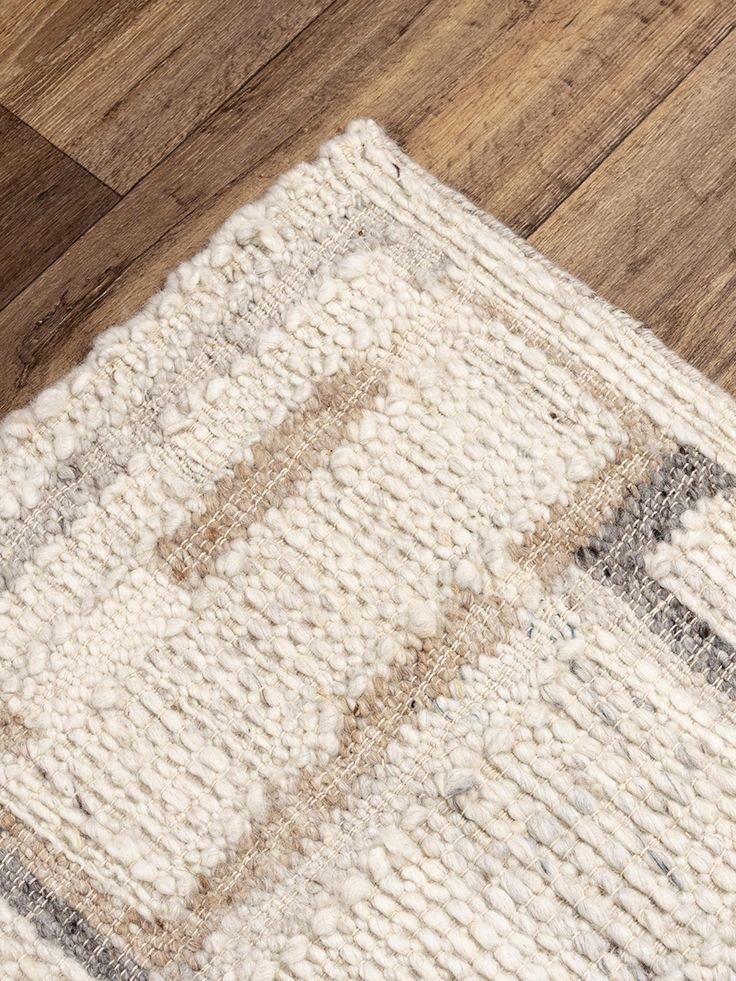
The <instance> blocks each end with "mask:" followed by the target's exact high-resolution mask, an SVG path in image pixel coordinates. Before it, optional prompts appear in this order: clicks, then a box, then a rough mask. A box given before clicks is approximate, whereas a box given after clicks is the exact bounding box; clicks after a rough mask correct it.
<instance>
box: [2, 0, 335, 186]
mask: <svg viewBox="0 0 736 981" xmlns="http://www.w3.org/2000/svg"><path fill="white" fill-rule="evenodd" d="M328 3H329V0H297V2H294V0H269V2H268V3H252V2H245V0H177V2H175V3H174V2H171V0H146V2H144V0H131V2H128V3H115V2H109V0H108V2H102V3H100V2H99V0H55V2H50V3H38V4H33V3H28V2H27V0H4V2H3V4H2V5H0V102H1V103H4V104H5V105H6V106H8V107H9V108H10V109H12V111H13V112H14V113H16V114H17V115H18V116H19V117H21V118H22V119H24V120H25V121H26V122H27V123H29V124H30V125H32V126H33V127H34V128H35V129H36V130H37V131H38V132H39V133H42V134H43V135H44V136H46V137H47V138H48V139H49V140H51V142H52V143H54V144H55V145H56V146H58V147H60V148H61V149H63V150H64V151H65V152H66V153H68V154H69V155H70V156H71V157H73V158H74V159H75V160H77V161H79V162H80V163H81V164H83V165H84V167H86V168H87V169H88V170H90V171H91V172H92V173H94V174H96V175H97V176H98V177H100V178H101V179H102V180H104V181H105V182H106V183H107V184H109V185H110V186H111V187H113V188H115V189H116V190H118V191H120V192H125V191H126V190H128V189H129V188H130V187H131V186H132V185H133V184H134V183H135V181H137V180H138V179H139V178H140V177H141V176H143V174H145V173H147V172H148V171H149V170H150V169H151V167H152V166H154V164H156V163H157V162H158V161H159V160H161V159H162V157H164V156H165V154H166V153H167V152H168V151H169V150H171V149H172V147H174V146H176V144H177V143H179V142H180V141H181V140H182V138H183V137H184V136H185V135H186V134H187V133H188V132H189V131H190V130H191V129H193V128H194V127H195V126H196V125H197V123H199V122H201V121H202V120H203V119H205V118H206V117H207V116H208V115H209V114H210V113H211V112H212V111H213V110H214V109H216V108H217V106H219V105H220V104H221V103H222V102H223V101H224V100H225V99H226V98H227V97H228V96H229V95H230V94H232V93H233V92H234V91H235V90H236V89H237V88H239V87H240V86H241V85H242V84H243V83H244V82H245V81H246V80H247V79H248V78H249V77H250V76H251V75H252V74H253V73H254V72H255V71H256V70H257V69H258V68H260V67H261V66H262V65H264V64H265V63H266V62H267V61H268V60H269V58H272V57H273V56H274V54H276V53H277V52H278V51H279V50H280V49H281V48H282V47H283V46H284V45H285V44H286V43H287V42H288V41H289V40H291V38H293V37H294V35H295V34H297V33H298V32H299V31H300V30H301V29H302V28H304V27H305V26H306V25H307V24H308V23H309V22H310V21H311V20H312V19H313V18H314V17H316V16H317V14H319V13H320V12H321V11H322V9H324V8H325V7H326V6H327V5H328Z"/></svg>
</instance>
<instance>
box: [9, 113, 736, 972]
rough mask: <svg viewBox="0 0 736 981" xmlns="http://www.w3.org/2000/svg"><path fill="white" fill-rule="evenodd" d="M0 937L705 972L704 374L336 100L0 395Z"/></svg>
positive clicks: (380, 964)
mask: <svg viewBox="0 0 736 981" xmlns="http://www.w3.org/2000/svg"><path fill="white" fill-rule="evenodd" d="M0 445H1V447H2V454H1V461H2V465H1V466H0V485H1V489H0V510H1V514H2V525H3V528H2V547H1V553H0V557H1V559H2V565H1V567H0V587H1V589H2V592H1V593H0V635H1V636H2V683H1V684H0V691H1V696H0V697H1V702H0V708H1V712H2V714H1V716H0V738H1V740H2V758H1V760H0V782H1V786H2V791H1V807H0V829H1V836H0V895H1V897H2V898H1V899H0V977H1V978H2V979H3V981H5V979H14V978H30V979H42V981H46V979H57V978H64V979H72V981H88V979H90V978H101V979H108V981H143V979H150V981H172V979H177V981H194V979H197V981H200V979H201V981H205V979H209V981H242V979H253V981H256V979H257V981H270V979H287V978H288V979H291V978H299V979H302V978H307V979H310V978H328V979H347V978H350V979H352V978H355V979H362V981H382V979H392V981H393V979H397V981H404V979H414V978H421V979H445V978H448V979H449V978H457V979H470V978H491V979H507V978H518V979H523V981H543V979H548V978H550V979H564V978H586V979H604V978H613V979H617V981H621V979H635V981H644V979H649V978H666V979H669V981H672V979H677V978H687V979H733V978H734V977H736V910H735V907H736V767H735V764H736V726H735V724H734V723H735V722H736V713H735V712H734V698H735V697H736V676H735V670H736V656H735V655H734V645H736V602H735V601H736V581H735V578H734V570H736V505H735V504H734V487H735V486H736V412H735V411H734V403H733V402H732V401H731V400H730V399H729V398H728V397H727V396H726V395H725V394H724V393H723V392H721V391H720V390H718V389H717V388H716V387H715V386H713V385H712V384H710V383H709V382H707V381H706V380H705V379H704V378H703V377H701V376H700V375H699V374H698V373H697V372H696V371H695V370H693V369H692V368H690V367H688V366H686V365H685V364H683V363H682V362H681V361H680V360H679V359H678V358H677V357H675V356H674V355H673V354H672V353H670V352H668V351H667V350H666V349H665V348H664V347H663V346H662V345H661V344H660V343H658V342H657V341H656V340H655V339H654V338H653V337H652V336H651V335H650V334H649V333H648V332H647V331H645V330H644V329H643V328H642V327H640V326H639V325H637V324H635V323H633V322H632V321H631V320H630V319H629V318H628V317H626V316H625V315H624V314H623V313H621V312H619V311H616V310H614V309H612V308H611V307H610V306H608V305H606V304H605V303H604V302H602V301H601V300H599V299H597V298H596V297H594V296H593V295H592V294H591V293H590V292H589V291H588V290H587V289H586V288H584V287H583V286H581V285H580V284H579V283H577V282H575V281H574V280H572V279H571V278H570V277H569V276H568V275H566V274H563V273H561V272H559V271H557V270H555V269H554V268H552V267H551V266H550V265H549V263H548V262H546V261H545V260H544V259H542V258H541V257H540V256H538V255H537V254H535V253H534V251H533V250H532V249H531V248H530V247H529V246H528V245H526V244H524V243H523V242H521V241H520V240H518V239H516V238H515V237H514V236H513V235H511V233H510V232H509V231H508V230H506V229H504V228H503V227H501V226H500V225H499V224H498V223H497V222H495V221H494V220H493V219H492V218H489V217H488V216H487V215H484V214H482V213H480V212H479V211H478V210H476V209H475V208H474V207H473V206H472V205H471V204H470V203H469V202H468V201H466V200H465V199H463V198H462V197H461V196H460V195H458V194H456V193H455V192H453V191H451V190H448V189H447V188H445V187H442V186H441V185H440V184H438V183H437V182H436V181H435V180H434V179H433V178H432V177H430V176H429V175H427V174H426V173H424V172H423V171H422V170H421V169H420V168H419V167H418V166H417V165H416V164H415V163H413V162H412V161H411V160H410V159H408V158H407V157H406V156H405V155H404V154H403V153H402V152H401V151H400V150H399V149H398V147H397V146H395V145H394V144H393V143H392V142H391V141H390V140H389V139H388V138H387V137H386V136H385V135H384V134H383V132H382V131H381V130H380V129H379V128H378V127H377V126H376V125H375V124H374V123H372V122H365V121H358V122H355V123H353V124H352V125H351V126H350V127H348V129H347V130H346V131H345V132H344V133H343V134H342V135H340V136H338V137H336V138H335V139H334V140H332V141H331V142H329V143H328V144H327V145H326V146H324V147H323V148H322V150H321V151H320V153H319V156H318V157H317V159H316V161H315V162H313V163H311V164H303V165H300V166H298V167H296V169H294V170H292V171H291V172H289V173H287V174H286V175H285V176H284V177H282V178H281V179H280V180H279V182H278V183H277V184H276V186H275V187H274V188H273V189H272V190H271V191H269V192H268V194H267V195H266V196H265V197H264V198H263V199H262V200H260V201H258V202H256V203H255V204H249V205H248V206H247V207H245V208H244V209H243V210H242V211H240V212H239V213H238V214H236V215H235V216H234V217H233V218H231V219H230V220H229V221H228V222H227V223H226V224H225V225H224V227H223V228H221V229H220V230H219V231H218V232H217V233H216V234H215V236H214V238H213V239H212V241H211V243H210V245H209V246H208V248H206V249H205V250H204V251H203V252H202V253H201V254H200V255H198V256H196V257H195V258H194V259H192V260H191V261H188V262H185V263H184V265H182V266H181V267H180V268H179V269H178V270H176V272H174V273H172V274H171V276H170V277H169V279H168V281H167V283H166V286H165V288H164V289H163V291H162V292H160V293H159V294H157V295H156V296H154V297H153V299H152V300H151V301H150V302H149V303H148V305H147V306H146V307H145V309H144V310H143V311H142V312H141V313H140V314H139V315H138V316H136V317H135V318H133V319H132V320H131V321H130V322H129V323H127V324H125V325H124V326H119V327H114V328H112V329H111V330H109V331H108V332H107V333H105V334H104V335H103V336H101V337H100V338H99V340H98V341H97V343H96V345H95V347H94V349H93V351H92V353H91V355H90V356H89V358H88V359H87V360H86V361H85V363H84V364H82V365H81V366H80V367H78V368H77V369H76V370H74V371H73V372H72V373H71V374H70V375H69V376H68V377H67V378H65V379H64V380H63V381H61V382H60V383H59V384H57V385H56V386H54V387H53V388H51V389H49V390H48V391H46V392H44V393H43V394H42V395H41V396H40V397H39V398H38V399H36V401H35V402H34V403H33V404H32V405H31V406H30V407H29V408H28V409H25V410H21V411H18V412H15V413H13V414H12V415H10V416H9V417H8V418H7V419H6V420H5V421H4V423H3V424H2V427H1V430H0Z"/></svg>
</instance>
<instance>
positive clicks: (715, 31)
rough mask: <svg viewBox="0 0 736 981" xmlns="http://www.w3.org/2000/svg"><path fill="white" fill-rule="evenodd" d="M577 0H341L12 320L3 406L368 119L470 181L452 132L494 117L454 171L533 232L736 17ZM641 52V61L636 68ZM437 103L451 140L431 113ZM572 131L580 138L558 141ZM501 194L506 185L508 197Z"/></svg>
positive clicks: (30, 294)
mask: <svg viewBox="0 0 736 981" xmlns="http://www.w3.org/2000/svg"><path fill="white" fill-rule="evenodd" d="M576 7H579V5H577V4H571V0H540V2H539V3H537V4H527V3H519V2H518V0H506V2H501V3H498V4H494V5H492V6H489V5H488V4H487V2H486V0H457V2H456V3H454V4H453V5H452V6H451V7H449V8H448V5H447V4H445V3H444V2H441V0H432V2H430V3H427V0H378V2H376V0H347V2H345V3H339V4H335V5H333V6H331V7H330V8H329V9H328V10H327V11H326V13H325V14H323V15H322V17H320V18H319V19H318V20H317V21H316V22H314V23H313V24H312V25H311V26H310V27H309V28H308V29H307V30H305V31H304V32H303V33H302V34H301V35H300V36H299V37H298V39H297V40H296V41H295V42H294V43H292V44H291V45H290V46H289V47H288V49H287V50H286V51H284V52H283V53H282V54H281V55H279V56H278V57H277V58H275V59H273V60H272V61H271V62H270V63H269V64H268V66H267V67H266V68H265V69H264V70H263V71H261V72H259V73H258V75H257V76H256V77H255V78H254V79H253V80H252V81H251V82H249V83H248V84H247V85H246V86H244V87H243V88H242V89H241V90H240V91H239V92H238V93H237V94H236V95H235V96H234V97H233V98H231V99H230V100H228V101H227V102H226V103H225V104H224V105H223V106H222V107H221V109H220V110H219V111H218V112H217V113H216V114H215V115H213V116H212V117H211V118H210V119H208V120H207V121H206V122H205V123H204V124H203V125H202V126H200V127H199V128H198V129H197V130H196V131H195V132H194V133H193V134H192V135H191V136H190V137H189V138H188V139H187V140H186V142H185V143H184V144H182V145H181V146H180V147H178V148H177V149H176V150H175V151H174V152H173V153H172V154H171V155H170V156H169V157H168V158H167V159H166V160H165V161H164V162H163V163H162V164H160V165H159V166H158V167H156V168H155V169H154V170H153V171H152V172H151V173H150V174H149V175H148V176H147V177H146V178H145V179H144V180H142V181H141V182H140V184H139V185H137V186H136V187H135V188H134V190H133V191H131V192H130V193H129V194H128V195H127V196H126V197H125V198H124V199H123V201H121V203H120V204H119V205H118V206H117V207H116V208H115V209H114V210H113V211H112V212H111V213H110V214H109V215H106V216H105V218H103V219H102V220H101V221H100V222H99V223H98V224H97V225H96V226H95V227H94V228H93V229H91V230H90V231H89V232H88V233H87V234H86V235H85V236H84V237H83V238H82V239H81V240H80V241H79V242H77V243H75V244H74V246H72V247H71V248H70V249H69V250H68V251H67V253H66V254H65V255H64V256H63V257H61V258H60V259H59V260H58V261H57V262H56V263H55V264H54V266H53V267H52V268H50V269H49V270H47V272H46V273H44V275H43V276H41V277H39V279H38V280H37V282H36V283H35V284H34V285H33V287H32V288H31V289H29V290H27V291H26V292H25V293H24V295H23V296H22V297H21V298H19V299H18V301H17V302H15V303H13V304H11V305H10V306H9V307H8V308H7V309H6V310H5V311H4V312H3V313H2V314H1V315H0V334H1V335H2V336H4V337H5V338H6V343H7V348H8V351H9V357H8V359H7V361H6V364H5V368H4V372H3V375H2V378H1V379H0V406H2V407H3V408H9V407H11V406H14V405H19V404H22V403H23V402H24V401H26V400H27V399H28V398H30V397H31V396H32V395H33V394H34V393H35V392H36V391H38V390H39V388H40V387H42V386H43V385H45V384H47V383H48V382H50V381H51V380H52V379H53V378H55V377H58V375H59V374H61V373H62V372H63V371H64V370H66V368H68V367H69V365H70V364H72V363H74V362H76V361H77V360H78V359H79V358H80V357H81V355H82V354H83V352H84V350H85V349H86V348H87V346H88V345H89V342H90V341H91V339H92V337H93V336H94V334H96V333H97V331H99V330H100V329H102V328H104V327H106V326H109V325H110V324H111V323H114V322H116V321H118V320H120V319H123V318H124V317H126V316H128V315H130V314H131V313H133V312H134V311H135V310H136V308H137V307H138V306H139V305H140V304H141V303H142V301H143V300H144V299H145V297H146V296H147V295H148V294H149V293H150V292H151V291H152V290H153V289H155V288H156V286H157V285H158V284H159V283H160V282H161V280H162V278H163V276H164V274H165V273H166V271H167V270H168V269H170V268H171V267H173V266H175V265H176V264H177V262H179V261H180V260H181V259H183V258H184V257H185V256H187V255H188V254H191V253H192V252H193V251H195V250H196V249H197V248H199V247H200V246H201V245H202V244H203V243H204V241H205V240H206V238H207V237H208V235H209V234H210V233H211V232H212V231H213V230H214V229H215V228H216V227H217V225H218V224H219V223H220V222H221V221H222V220H224V218H225V217H226V216H227V215H228V214H229V213H230V212H231V211H233V210H234V209H235V208H236V207H237V206H238V205H240V204H242V203H243V202H244V201H245V200H248V199H250V198H253V197H254V196H256V195H257V194H259V193H260V192H262V191H263V190H264V189H265V187H266V186H267V185H268V184H270V183H271V181H272V180H273V179H274V178H275V177H276V176H278V174H279V173H280V172H282V171H283V170H284V169H285V168H286V167H288V166H290V165H291V164H293V163H295V162H296V161H297V160H299V159H301V158H303V157H305V156H310V155H311V154H312V153H313V152H314V150H315V149H316V147H317V146H318V144H319V143H320V142H321V141H322V140H323V139H325V138H327V137H328V136H330V135H332V134H333V133H334V132H335V131H336V130H337V129H339V128H340V127H341V126H342V125H343V124H344V123H345V122H346V121H347V120H349V119H350V118H352V117H354V116H356V115H372V116H374V117H375V118H376V119H377V120H378V121H379V122H380V123H382V124H383V125H385V126H386V128H387V129H388V131H389V133H391V134H392V135H394V136H397V137H399V138H400V139H402V140H403V141H404V142H405V143H407V144H408V146H409V149H410V150H411V151H412V152H413V153H414V155H415V156H416V157H417V159H418V160H419V161H420V162H421V163H423V164H425V165H426V166H428V167H430V168H431V169H433V170H434V171H435V172H436V173H437V174H438V176H439V177H440V178H445V179H450V180H452V179H456V180H457V178H458V176H460V175H459V172H458V171H457V170H456V169H453V168H452V167H450V168H449V172H448V159H449V158H448V151H447V146H448V145H449V144H448V142H447V140H451V139H452V138H454V137H457V138H458V139H459V138H460V137H461V135H462V132H463V129H462V127H463V126H464V125H465V126H470V124H471V119H470V117H471V116H472V117H473V118H481V117H483V118H484V117H486V116H488V117H490V118H496V121H497V125H498V129H499V132H498V138H497V140H496V141H495V142H494V144H493V147H492V148H490V147H487V148H486V149H487V152H486V153H485V154H484V155H482V156H476V155H472V154H471V155H469V157H468V159H469V160H471V161H472V163H471V165H470V166H471V168H472V169H471V170H469V171H468V172H467V174H466V178H468V177H472V182H471V183H472V186H469V184H468V181H467V180H466V178H463V179H462V180H457V183H459V184H460V185H461V186H462V187H464V188H465V189H466V190H468V189H469V190H471V191H473V190H475V192H476V193H475V194H474V196H475V198H476V200H478V201H479V203H481V204H482V205H484V206H490V207H491V209H492V210H496V211H500V213H501V217H503V218H506V220H510V221H511V223H512V224H513V225H514V227H516V228H517V230H524V229H526V228H529V227H534V225H535V224H536V223H537V222H538V221H540V220H541V218H542V217H543V216H544V215H545V214H546V213H548V212H549V211H550V210H551V209H552V208H554V207H555V206H556V205H557V204H559V203H560V202H561V201H562V200H564V198H565V197H566V196H567V194H568V193H569V192H570V190H571V189H572V188H574V187H575V186H577V185H578V184H579V183H580V182H582V181H583V180H584V179H585V177H586V176H587V175H588V174H589V173H590V172H591V170H593V169H594V168H595V167H596V166H597V165H598V163H599V162H600V159H601V156H602V155H605V153H607V152H608V151H609V150H610V148H611V147H612V146H613V145H615V144H616V143H617V142H618V140H620V139H621V138H623V136H624V135H625V134H626V133H628V132H629V131H630V130H631V129H632V128H633V127H634V126H636V125H637V123H638V122H640V120H641V119H642V118H643V117H645V116H646V114H647V112H649V110H650V109H651V108H652V107H653V106H654V105H656V104H657V102H658V101H659V99H660V98H661V96H662V93H663V92H664V91H669V90H670V89H671V88H672V87H673V86H674V85H675V84H676V82H677V80H678V79H679V78H680V77H682V76H684V75H685V74H687V72H688V71H689V70H690V69H691V67H692V65H693V64H694V63H695V62H696V61H697V60H698V58H700V57H702V56H704V54H705V53H706V52H708V51H709V50H711V48H712V47H713V45H714V44H715V43H716V42H717V41H718V39H719V38H720V37H722V35H723V33H724V32H725V31H726V30H727V27H728V25H729V24H730V21H731V19H732V17H733V13H732V10H731V2H730V0H709V2H705V0H695V2H693V3H689V4H687V5H682V6H679V5H675V4H671V5H667V4H664V2H662V3H660V2H657V0H623V2H621V0H590V3H589V7H590V8H591V9H592V10H594V11H597V13H598V17H597V18H596V17H591V18H587V17H585V18H583V17H575V16H573V13H574V9H573V13H571V8H576ZM586 9H587V8H586ZM661 11H664V12H663V13H662V12H661ZM642 18H644V19H645V20H647V19H648V18H656V19H657V20H658V22H659V26H658V29H657V30H656V31H649V30H646V29H645V27H644V25H642ZM614 22H615V24H616V25H618V26H617V30H614V29H613V26H612V25H613V24H614ZM636 24H638V25H639V27H640V28H641V36H640V39H639V43H638V46H637V48H636V51H635V52H630V54H628V55H627V53H626V50H622V51H621V52H618V53H617V54H616V55H615V56H614V55H613V54H612V53H611V54H610V55H609V56H608V57H607V58H606V59H605V60H604V61H603V62H601V60H600V59H598V63H599V65H600V72H601V75H602V77H604V78H605V83H604V82H603V81H600V82H598V83H597V84H596V85H595V86H594V87H593V86H591V88H590V92H589V93H587V92H583V93H577V92H574V93H573V94H572V95H570V96H569V97H568V96H565V92H566V90H567V89H568V86H566V85H564V84H563V89H562V90H561V89H560V82H559V79H560V77H567V68H568V67H569V68H570V70H571V71H573V72H579V71H580V70H581V69H580V63H579V60H578V54H577V52H578V51H579V49H580V47H581V46H582V45H586V44H587V45H588V46H589V47H590V46H591V44H593V42H592V41H591V32H592V31H595V30H596V29H597V25H598V26H599V28H600V30H601V31H603V33H602V34H601V35H600V38H598V36H597V35H596V36H595V38H596V39H595V45H596V46H598V47H601V48H602V47H607V48H608V49H613V48H615V47H616V45H617V38H618V36H619V33H620V36H621V38H622V45H623V48H626V49H629V48H631V39H632V37H634V36H636V29H635V25H636ZM626 25H629V27H628V28H626ZM632 25H634V26H632ZM625 28H626V29H625ZM591 50H592V49H591ZM683 52H684V53H683ZM497 59H501V60H502V63H503V65H504V66H505V74H506V78H507V80H508V79H510V78H511V77H512V76H513V78H514V79H524V78H526V79H527V83H528V85H529V86H531V87H533V88H534V90H535V93H536V94H535V99H534V100H533V105H532V104H531V103H529V102H527V101H524V100H521V102H520V105H519V107H515V105H514V103H513V100H509V101H507V102H505V103H504V112H503V117H502V118H500V117H498V118H497V117H495V116H494V112H495V111H496V110H495V109H494V106H495V104H496V103H497V101H498V100H499V99H500V98H502V96H501V95H500V92H501V90H502V88H503V84H502V83H503V79H501V78H498V79H496V81H497V84H496V85H495V86H490V85H489V87H487V88H485V87H484V86H482V85H479V84H478V80H477V79H478V73H479V72H480V71H481V67H482V66H485V70H486V72H488V73H490V74H489V75H488V77H489V78H491V77H495V76H493V72H494V71H495V69H494V68H493V66H494V64H495V63H496V60H497ZM631 62H633V63H634V64H636V65H638V66H643V65H645V64H646V66H647V67H646V70H644V69H643V68H641V67H640V68H639V70H637V71H636V72H634V73H633V75H632V74H630V70H629V69H630V63H631ZM673 62H674V63H675V64H676V66H677V72H679V75H678V74H677V72H675V74H673V68H672V64H673ZM540 64H543V65H544V66H545V69H544V72H543V73H542V74H541V75H540V71H539V66H540ZM469 70H470V71H472V73H473V74H472V76H471V77H470V81H468V78H469V76H468V72H469ZM509 84H511V83H510V82H509ZM513 84H514V86H517V85H521V82H517V81H514V82H513ZM468 93H471V94H472V98H471V97H470V96H469V95H468ZM591 103H592V105H591ZM453 106H454V107H455V110H454V111H451V107H453ZM442 113H445V125H446V126H447V128H448V129H447V132H448V133H449V134H450V136H448V137H447V140H445V138H443V139H442V140H440V139H439V137H438V135H437V134H438V132H439V129H437V128H436V124H435V123H434V120H435V119H439V118H440V117H441V114H442ZM455 115H457V120H458V121H457V123H456V124H453V123H452V120H453V119H454V118H455ZM612 119H613V120H614V122H615V126H612V123H611V120H612ZM453 125H454V128H453ZM562 132H566V133H568V134H575V138H574V139H573V138H572V137H567V138H565V139H562V138H561V136H560V134H561V133H562ZM453 134H454V137H453ZM522 138H523V140H524V147H525V148H526V152H528V153H529V154H532V155H533V156H534V157H535V159H536V160H537V161H540V162H541V163H540V167H541V168H542V169H543V170H544V174H542V172H541V170H540V168H539V167H537V168H535V167H521V168H520V172H519V176H518V178H515V177H514V175H513V174H512V173H511V172H510V171H511V169H513V167H514V166H515V165H516V164H515V162H518V142H519V140H520V139H522ZM541 180H543V181H544V185H545V188H546V191H545V193H544V194H543V195H542V194H540V188H539V184H540V181H541ZM496 188H504V191H503V195H502V196H501V197H499V198H497V197H496V196H495V189H496ZM497 205H500V207H497Z"/></svg>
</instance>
